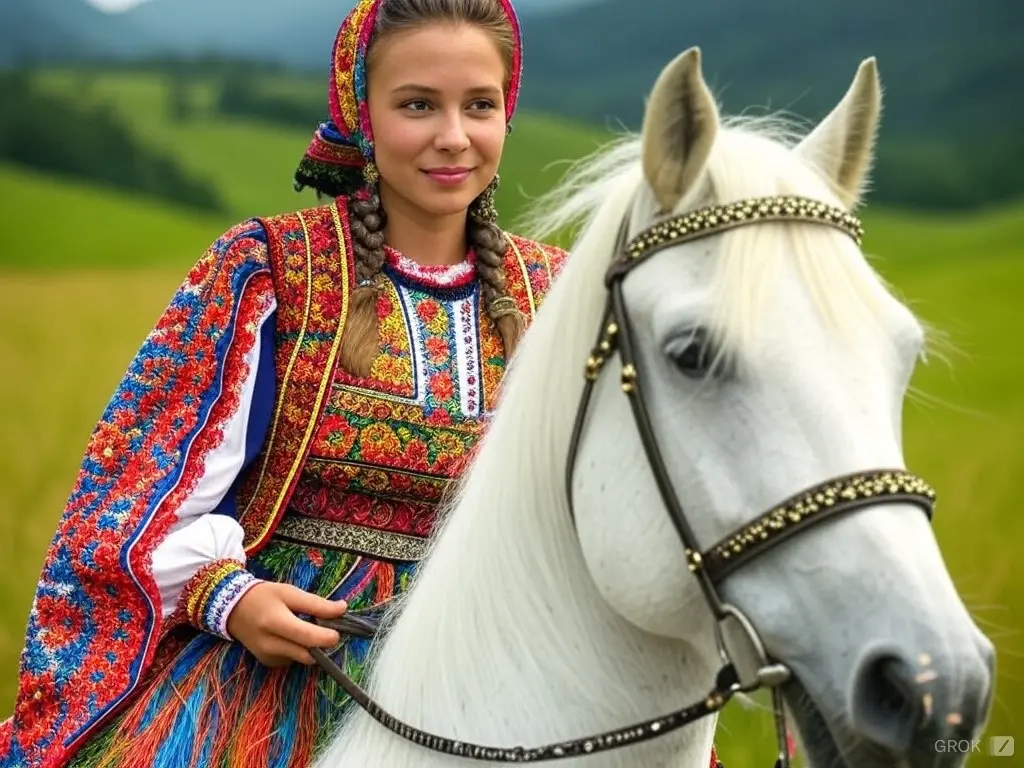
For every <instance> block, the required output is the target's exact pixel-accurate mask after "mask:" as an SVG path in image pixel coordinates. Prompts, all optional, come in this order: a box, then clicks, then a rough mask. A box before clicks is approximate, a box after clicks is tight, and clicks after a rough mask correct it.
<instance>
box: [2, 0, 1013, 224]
mask: <svg viewBox="0 0 1024 768" xmlns="http://www.w3.org/2000/svg"><path fill="white" fill-rule="evenodd" d="M516 4H517V7H518V8H519V10H520V15H521V17H522V21H523V29H524V35H525V38H526V44H527V51H526V56H525V68H526V73H525V88H524V92H523V100H522V105H523V106H524V107H526V108H530V109H534V110H542V111H544V112H548V113H553V114H557V115H562V116H566V117H569V118H573V119H576V120H583V121H586V122H590V123H597V124H600V125H603V126H606V127H612V128H615V127H620V126H623V125H625V126H627V127H629V128H636V127H638V124H639V121H640V117H641V114H642V109H643V103H644V97H645V94H646V93H647V92H648V91H649V89H650V87H651V85H652V83H653V81H654V79H655V77H656V76H657V74H658V72H659V71H660V70H661V68H662V67H663V66H664V65H665V64H666V63H667V62H668V61H669V60H670V59H671V58H672V57H673V56H675V55H676V54H677V53H679V52H680V51H682V50H683V49H684V48H687V47H689V46H692V45H699V46H700V47H701V48H702V49H703V51H704V68H705V76H706V77H707V78H708V80H709V82H710V84H711V86H712V88H713V90H714V92H715V94H716V96H717V97H718V98H719V99H720V100H721V102H722V103H723V105H724V107H725V109H726V111H728V112H730V113H736V112H739V111H747V112H753V113H755V114H756V113H759V112H760V113H763V112H764V111H767V110H772V111H775V110H780V109H781V110H784V111H786V112H788V113H790V114H795V115H797V116H799V117H802V118H807V119H813V120H817V119H820V118H821V117H822V116H823V115H824V114H825V113H826V112H827V110H829V109H830V108H831V107H832V106H833V105H834V104H835V103H836V102H837V101H838V100H839V98H840V97H841V96H842V94H843V92H844V91H845V89H846V88H847V86H848V85H849V83H850V80H851V78H852V76H853V73H854V71H855V70H856V67H857V65H858V63H859V62H860V61H861V60H862V59H863V58H865V57H867V56H876V57H877V58H878V62H879V67H880V70H881V74H882V78H883V82H884V85H885V89H886V92H885V114H884V122H883V134H882V137H883V143H882V152H883V154H885V155H886V156H885V157H884V158H880V166H881V167H882V168H884V169H885V170H884V172H883V173H882V174H881V176H880V186H881V187H882V188H884V189H882V190H880V191H884V193H885V196H888V197H890V198H892V199H901V200H906V199H918V200H920V199H930V198H934V199H936V200H944V201H947V202H949V203H953V202H954V201H958V202H959V203H963V204H966V203H968V202H980V201H983V200H987V199H992V198H993V197H999V196H1001V195H1008V194H1016V193H1018V192H1019V191H1020V190H1022V189H1024V181H1020V180H1019V179H1017V177H1016V174H1014V173H1012V172H1011V169H1013V168H1016V167H1018V166H1020V165H1024V139H1022V130H1021V129H1022V128H1024V99H1021V98H1020V85H1019V83H1020V82H1021V81H1022V80H1024V45H1021V44H1020V34H1021V32H1020V30H1021V29H1022V28H1024V2H1022V0H971V2H967V0H943V1H941V2H935V1H934V0H902V2H898V3H897V2H891V0H861V2H859V3H856V4H850V3H824V2H820V0H775V2H773V3H764V2H761V0H714V2H704V3H693V2H681V0H516ZM352 5H353V0H289V1H288V3H285V1H284V0H149V1H148V2H146V3H144V4H143V5H141V6H138V7H136V8H134V9H132V10H130V11H127V12H125V13H121V14H109V15H108V14H103V13H101V12H99V11H97V10H96V9H95V8H93V7H91V6H88V5H86V4H85V2H84V0H0V30H2V31H0V44H2V45H0V66H2V65H4V64H8V65H9V64H11V63H14V62H17V61H19V60H21V61H24V60H33V61H36V62H45V61H53V60H57V59H63V60H68V59H75V58H79V59H81V58H95V57H101V58H107V59H125V58H131V57H139V56H141V57H151V58H157V57H164V58H166V57H167V56H168V55H170V56H198V55H203V56H210V57H213V58H221V59H222V58H225V57H228V58H239V59H245V60H248V61H253V60H258V61H260V62H265V63H267V64H277V65H284V66H286V67H290V68H294V69H300V70H306V71H309V72H313V73H315V74H316V76H318V77H324V78H326V71H327V67H328V65H329V61H330V50H331V44H332V42H333V40H334V36H335V34H336V31H337V28H338V25H339V24H340V22H341V20H342V19H343V18H344V16H345V14H346V13H347V12H348V11H349V9H350V8H351V7H352ZM980 137H984V138H980ZM925 167H930V168H932V169H933V171H932V172H931V173H928V174H923V173H921V172H920V170H921V169H922V168H925ZM912 170H913V173H911V171H912ZM908 185H909V186H908ZM936 185H938V186H939V187H941V188H942V189H941V191H940V192H939V193H935V189H936ZM972 187H974V188H973V189H972ZM876 188H877V187H876ZM936 195H937V196H936Z"/></svg>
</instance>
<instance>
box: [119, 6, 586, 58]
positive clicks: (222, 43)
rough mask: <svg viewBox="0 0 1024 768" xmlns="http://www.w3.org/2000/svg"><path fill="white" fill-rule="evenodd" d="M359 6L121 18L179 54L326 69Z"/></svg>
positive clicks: (548, 9) (166, 11)
mask: <svg viewBox="0 0 1024 768" xmlns="http://www.w3.org/2000/svg"><path fill="white" fill-rule="evenodd" d="M593 2H594V0H518V1H517V2H516V3H515V6H516V9H517V10H518V12H519V14H520V15H521V16H522V17H529V16H538V15H539V16H541V17H543V16H546V15H547V14H549V13H553V12H556V11H565V10H573V9H577V8H578V7H579V6H582V5H587V4H590V3H593ZM354 5H355V3H354V2H353V0H290V1H289V2H287V3H285V2H282V0H149V2H146V3H143V4H142V5H139V6H137V7H135V8H133V9H131V10H129V11H127V12H125V13H124V14H122V15H123V16H124V17H125V18H126V19H127V20H128V21H130V22H131V23H132V24H133V25H135V26H136V27H138V28H139V29H143V30H146V31H148V32H152V33H156V34H159V35H160V36H161V37H162V39H163V40H164V41H165V45H168V46H170V47H172V48H173V49H174V50H175V51H177V52H185V53H189V54H198V53H208V52H214V53H217V54H221V55H225V54H226V55H231V56H244V57H247V58H252V57H256V58H260V59H266V60H268V61H272V62H274V63H279V64H284V65H287V66H291V67H296V68H301V69H316V70H322V69H323V68H324V67H325V66H327V64H328V63H329V62H330V55H331V46H332V44H333V42H334V37H335V34H336V33H337V31H338V27H339V26H340V25H341V22H342V21H343V20H344V18H345V16H346V15H347V14H348V12H349V11H350V10H351V9H352V7H353V6H354Z"/></svg>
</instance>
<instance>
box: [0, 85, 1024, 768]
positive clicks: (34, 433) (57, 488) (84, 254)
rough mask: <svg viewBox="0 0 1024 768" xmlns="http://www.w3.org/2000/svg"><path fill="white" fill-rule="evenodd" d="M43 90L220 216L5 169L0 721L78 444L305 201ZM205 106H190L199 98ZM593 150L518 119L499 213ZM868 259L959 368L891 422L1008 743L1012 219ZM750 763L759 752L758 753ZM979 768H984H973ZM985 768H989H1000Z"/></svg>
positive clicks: (1015, 392)
mask: <svg viewBox="0 0 1024 768" xmlns="http://www.w3.org/2000/svg"><path fill="white" fill-rule="evenodd" d="M48 83H49V87H52V88H54V89H57V90H60V89H64V90H65V91H70V90H75V91H76V92H78V93H87V94H91V96H90V97H94V98H99V97H101V96H102V97H105V96H110V97H112V98H114V99H115V101H116V103H117V104H119V105H120V107H121V108H122V109H124V110H126V112H130V113H131V114H132V115H133V116H134V117H133V119H134V120H135V121H136V123H135V124H136V125H137V126H138V128H139V130H140V131H141V132H143V133H144V134H145V135H146V136H147V138H148V139H149V140H151V141H153V142H156V143H158V144H160V145H161V146H165V147H168V148H171V149H173V150H174V152H175V154H177V155H178V156H179V157H181V158H182V160H183V162H185V163H186V165H187V166H188V167H189V168H190V169H193V170H196V171H198V172H202V173H203V174H204V175H208V176H212V177H214V178H215V179H217V180H218V183H219V186H220V188H221V191H222V192H223V193H224V196H225V199H226V200H228V201H229V205H230V213H229V214H228V215H225V216H223V217H219V216H209V217H203V216H198V215H195V214H192V213H184V212H183V210H182V209H177V208H174V207H172V206H169V205H164V204H159V203H154V202H151V201H147V200H144V199H139V198H135V197H132V196H131V195H128V194H124V193H119V192H114V191H109V190H101V189H98V188H95V187H90V186H87V185H82V184H72V183H67V182H62V181H55V180H54V179H52V178H48V177H44V176H40V175H38V174H34V173H30V172H26V171H23V170H19V169H14V168H11V167H6V166H0V199H2V200H4V205H3V206H0V228H2V231H3V232H4V233H5V244H4V247H3V249H0V327H2V328H4V329H5V331H4V332H3V333H0V365H2V367H3V371H4V373H5V375H4V376H2V377H0V414H2V416H0V561H2V562H4V563H5V568H3V569H0V718H3V717H5V716H6V715H7V714H8V713H9V712H10V705H11V702H12V697H13V695H14V691H15V675H16V670H17V653H18V650H19V649H20V645H21V638H22V633H23V630H24V622H25V617H26V614H27V611H28V609H29V605H30V602H31V597H32V591H33V587H34V583H35V579H36V578H37V576H38V572H39V567H40V563H41V558H42V556H43V553H44V551H45V548H46V545H47V543H48V542H49V539H50V536H51V534H52V531H53V528H54V525H55V523H56V520H57V518H58V516H59V514H60V510H61V508H62V506H63V503H64V500H65V498H66V496H67V493H68V492H69V490H70V488H71V484H72V483H73V481H74V473H75V470H76V468H77V466H78V463H79V460H80V458H81V451H82V449H83V447H84V445H85V441H86V439H87V437H88V434H89V432H90V430H91V429H92V426H93V424H94V422H95V420H96V418H97V417H98V415H99V413H100V411H101V409H102V407H103V405H104V404H105V402H106V400H107V398H108V397H109V395H110V393H111V391H112V389H113V387H114V386H115V384H116V382H117V381H118V379H119V378H120V376H121V374H122V372H123V371H124V367H125V365H126V364H127V362H128V360H129V359H130V357H131V355H132V354H133V353H134V351H135V349H136V348H137V346H138V344H139V342H140V341H141V339H142V338H143V336H144V335H145V333H146V332H147V331H148V329H149V328H150V326H151V325H152V323H153V321H154V320H155V318H156V317H157V315H158V313H159V312H160V310H161V309H162V308H163V306H164V304H165V302H166V301H167V299H168V297H169V296H170V294H171V292H172V291H173V289H174V288H175V286H176V285H177V284H178V282H179V281H180V279H181V277H182V275H183V273H184V271H185V270H186V269H187V268H188V266H189V265H190V264H191V263H192V261H193V260H194V259H195V258H196V257H197V256H198V255H199V253H200V251H201V249H202V248H204V247H205V246H206V245H207V244H208V243H209V242H210V241H211V240H212V239H213V238H214V237H216V236H217V234H219V233H220V231H222V230H223V229H224V228H225V227H226V226H228V225H229V224H230V223H231V222H232V221H235V220H238V219H241V218H244V217H247V216H251V215H255V214H268V213H276V212H279V211H282V210H286V209H289V208H294V207H296V206H299V205H305V204H307V203H309V202H312V198H311V196H310V195H309V194H308V193H307V194H303V195H301V196H300V195H296V194H295V193H294V192H292V191H291V171H292V168H293V166H294V163H295V161H296V159H297V157H298V154H299V153H301V151H302V148H303V147H304V146H305V142H306V140H307V138H308V134H307V133H304V132H300V131H295V130H287V129H277V128H270V127H266V126H262V127H261V126H253V125H244V124H242V123H241V122H239V121H224V120H213V119H200V120H198V121H197V122H194V123H184V124H175V123H172V122H169V121H167V120H165V119H164V116H165V115H164V112H163V104H164V99H163V95H162V92H161V88H162V86H161V85H160V84H159V83H158V82H157V81H155V80H152V79H149V78H146V77H139V76H130V75H124V76H118V77H103V78H99V79H96V80H94V81H92V82H91V83H90V84H89V85H88V88H85V87H84V86H83V82H82V81H81V79H80V78H78V77H77V76H74V75H70V74H55V75H53V76H51V78H50V79H49V81H48ZM198 96H202V94H197V97H198ZM600 138H601V136H600V134H596V133H590V132H587V131H585V130H581V129H578V128H576V127H574V126H571V125H565V124H561V123H558V122H554V121H548V120H545V119H541V118H537V117H529V116H524V119H523V120H521V121H519V123H518V125H517V130H516V133H515V134H513V136H512V138H511V141H510V145H509V149H508V155H507V161H506V164H505V168H504V170H503V177H504V180H505V183H504V186H503V189H502V192H501V194H502V211H503V213H504V214H505V215H506V217H508V218H509V219H510V220H511V218H512V217H514V216H515V214H516V212H517V209H518V203H519V202H521V200H522V198H523V193H526V194H530V195H532V194H535V193H537V192H539V191H541V190H543V189H544V188H545V187H546V186H547V185H548V184H550V183H551V181H553V180H554V179H555V178H556V177H557V176H558V174H559V172H560V171H559V168H558V167H557V166H552V165H551V164H552V163H555V162H556V161H559V160H561V159H564V158H566V157H573V156H577V155H579V154H581V153H583V152H587V151H589V150H591V149H592V148H593V147H594V146H596V143H597V142H598V141H599V140H600ZM865 223H866V226H867V229H868V235H867V240H866V250H867V251H868V252H869V253H871V254H873V258H874V259H875V260H876V266H877V267H878V269H879V270H880V271H881V272H882V274H883V275H885V276H886V277H887V278H888V279H889V280H890V281H891V282H892V283H893V284H894V285H895V287H896V288H897V290H898V291H899V292H900V293H901V294H902V295H903V296H904V297H905V298H906V299H907V300H908V301H909V302H910V304H911V306H912V307H913V308H914V309H915V310H917V311H918V312H919V313H920V314H921V315H922V317H923V318H924V319H925V320H927V321H929V322H930V323H932V324H934V325H936V326H938V327H939V328H940V329H942V330H943V331H945V332H946V333H947V334H948V336H949V337H950V341H951V342H952V344H953V345H955V350H954V351H949V352H947V356H948V358H949V362H948V364H947V363H945V362H943V361H942V360H941V359H938V360H934V361H933V362H932V363H931V364H930V365H929V366H927V367H925V368H922V369H921V370H919V371H918V374H917V376H916V377H915V381H914V385H915V390H916V393H917V394H916V395H915V397H914V398H913V399H912V400H911V402H910V403H909V404H908V407H907V409H906V435H907V442H906V452H907V458H908V462H909V465H910V467H911V468H912V469H913V470H915V471H916V472H919V473H921V474H922V475H924V476H925V477H926V478H928V479H929V480H931V481H932V482H933V483H934V484H935V485H936V486H937V489H938V492H939V497H940V503H939V508H938V512H937V515H936V520H935V530H936V534H937V536H938V538H939V541H940V544H941V545H942V547H943V551H944V553H945V556H946V559H947V563H948V565H949V567H950V568H951V570H952V572H953V575H954V579H955V580H956V583H957V584H958V586H959V587H960V589H961V590H962V591H963V593H964V594H965V596H966V598H967V600H968V604H969V606H970V607H971V608H972V610H973V612H974V615H975V616H976V618H977V619H978V620H979V621H980V622H981V623H982V626H983V627H984V628H985V629H986V630H987V631H988V632H989V633H990V636H992V637H993V638H994V639H995V640H996V642H997V644H998V645H999V648H1000V658H999V663H1000V680H999V686H998V692H999V701H998V704H997V707H996V713H995V720H994V722H993V724H992V726H991V728H990V729H989V733H990V734H1000V733H1005V734H1012V733H1013V732H1014V730H1015V728H1016V724H1015V718H1014V713H1015V712H1020V711H1024V688H1022V686H1021V684H1020V681H1021V680H1022V679H1024V653H1022V651H1024V647H1022V644H1021V641H1020V635H1019V630H1017V629H1015V628H1016V627H1021V626H1024V622H1022V616H1021V611H1022V610H1024V566H1022V565H1021V564H1020V563H1019V562H1017V561H1016V559H1015V558H1014V556H1013V554H1012V549H1013V544H1014V543H1016V542H1022V541H1024V518H1022V517H1021V516H1020V515H1019V514H1017V509H1016V506H1017V501H1016V499H1017V488H1016V485H1015V483H1014V481H1013V479H1014V473H1015V471H1016V470H1017V469H1019V468H1020V467H1021V466H1024V444H1022V442H1021V441H1020V439H1019V435H1020V434H1021V433H1022V431H1024V394H1022V392H1024V390H1022V388H1021V386H1020V380H1021V371H1022V366H1021V363H1020V361H1019V355H1017V354H1016V350H1017V349H1019V346H1020V345H1019V337H1018V329H1019V325H1020V323H1019V311H1018V310H1017V309H1016V308H1015V302H1016V300H1017V296H1016V294H1017V293H1018V287H1019V286H1020V285H1022V284H1024V245H1021V244H1022V243H1024V205H1016V206H1009V205H1008V206H1006V207H1004V208H1002V209H991V210H988V211H985V212H983V213H980V214H975V215H970V216H968V215H960V216H945V215H944V216H941V217H939V216H929V215H925V214H895V213H892V212H889V211H885V210H872V209H869V213H868V214H866V215H865ZM770 736H771V733H770V722H769V719H768V718H767V716H762V715H759V716H757V718H756V719H755V718H754V717H753V716H752V715H751V714H750V713H746V712H743V711H742V710H739V709H736V708H733V707H730V711H729V712H728V713H727V714H726V716H725V718H724V719H723V726H722V731H721V734H720V737H719V742H720V744H721V748H722V753H723V758H724V760H725V761H726V765H727V766H730V768H733V767H734V766H747V765H758V764H760V761H763V760H764V756H765V755H766V754H768V752H766V751H765V750H767V749H768V748H769V747H768V744H769V743H770ZM758 750H760V751H758ZM976 764H985V760H984V758H983V759H982V760H979V761H977V762H974V761H972V763H971V765H976ZM996 765H997V766H998V765H999V764H998V763H996Z"/></svg>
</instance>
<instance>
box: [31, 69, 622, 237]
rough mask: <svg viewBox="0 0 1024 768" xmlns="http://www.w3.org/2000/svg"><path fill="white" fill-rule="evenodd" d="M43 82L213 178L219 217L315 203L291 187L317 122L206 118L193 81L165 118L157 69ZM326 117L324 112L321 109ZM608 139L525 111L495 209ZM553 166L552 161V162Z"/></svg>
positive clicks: (164, 86)
mask: <svg viewBox="0 0 1024 768" xmlns="http://www.w3.org/2000/svg"><path fill="white" fill-rule="evenodd" d="M266 80H267V81H269V82H270V83H271V87H274V88H277V89H280V90H285V89H289V90H291V91H292V92H297V93H311V92H316V93H317V94H321V93H322V91H323V86H322V84H321V83H320V82H319V81H312V80H309V79H302V78H294V77H289V76H280V77H278V78H277V79H276V80H275V79H273V78H270V77H268V78H266ZM40 83H41V84H42V85H43V86H44V87H45V88H47V89H49V90H52V91H54V92H56V93H62V94H74V95H75V97H76V98H78V99H89V100H93V101H94V102H97V103H102V102H108V103H111V104H112V105H113V106H114V108H115V109H116V110H117V111H119V112H121V113H122V114H123V115H124V116H125V117H126V118H127V119H128V120H129V121H130V123H131V124H132V125H133V126H134V127H135V128H136V130H137V132H138V135H139V136H140V138H141V139H142V140H143V141H144V142H145V143H147V144H150V145H152V146H153V147H156V148H159V149H161V150H166V151H167V152H168V153H170V154H172V155H173V156H175V157H176V158H177V160H178V161H179V163H180V164H181V165H182V166H183V167H184V169H185V170H186V171H188V172H191V173H194V174H196V175H198V176H202V177H205V178H209V179H212V180H213V181H214V182H215V183H216V185H217V186H218V187H219V188H220V192H221V194H222V197H223V198H224V200H225V201H226V203H227V206H228V209H229V213H228V215H227V216H226V217H225V218H224V219H223V222H224V223H230V221H233V220H238V219H244V218H247V217H249V216H256V215H270V214H275V213H280V212H282V211H285V210H291V209H293V208H295V207H301V206H304V205H310V204H313V203H314V197H313V193H312V192H309V191H306V192H304V193H302V194H301V195H299V194H296V193H295V192H294V191H293V189H292V174H293V173H294V171H295V167H296V165H297V164H298V162H299V160H300V159H301V157H302V153H303V151H304V150H305V148H306V145H307V144H308V143H309V139H310V137H311V136H312V134H313V130H314V129H315V128H316V123H315V122H314V123H313V124H311V125H310V126H309V128H308V130H299V129H297V128H289V127H279V126H273V125H268V124H266V123H261V122H258V121H251V120H242V119H238V118H225V117H223V116H221V115H213V116H210V115H208V114H206V113H204V112H203V110H202V106H203V105H204V104H208V103H209V101H210V100H211V99H212V98H213V86H212V85H211V84H210V83H203V82H200V83H198V84H194V85H192V86H191V91H192V94H191V95H192V98H193V100H194V101H195V103H196V104H197V105H199V111H198V116H197V117H196V118H195V119H194V120H189V121H185V122H176V121H172V120H169V119H168V116H167V104H168V87H169V85H168V82H167V80H166V79H165V78H164V77H161V76H159V75H150V74H138V73H131V72H127V73H108V74H104V75H101V76H93V75H83V74H81V73H73V72H66V71H65V72H61V71H55V72H50V73H48V74H46V75H45V76H43V77H42V78H41V79H40ZM325 116H326V115H325ZM604 138H605V134H603V133H602V132H600V131H598V130H593V129H588V128H584V127H580V126H578V125H573V124H571V123H569V122H567V121H563V120H560V119H558V118H548V117H543V116H540V115H536V114H523V115H521V116H518V117H517V119H516V125H515V132H514V133H513V134H512V136H510V137H509V139H508V142H507V144H506V150H505V158H504V162H503V166H502V168H503V170H502V186H501V189H500V190H499V193H498V195H499V197H498V207H499V210H500V211H501V213H502V216H503V219H504V220H507V221H512V220H514V218H515V217H516V216H517V214H518V211H519V210H520V208H521V206H522V205H523V203H524V202H525V199H526V197H525V196H535V195H537V194H539V193H540V192H542V191H543V190H544V189H546V188H547V187H548V186H550V184H552V183H553V182H554V181H555V179H557V178H558V176H559V174H560V172H561V171H560V170H559V167H557V164H558V163H561V162H563V161H564V160H565V159H566V158H575V157H579V156H580V155H583V154H586V153H589V152H591V151H593V150H594V149H596V148H597V147H598V146H599V144H600V142H601V141H602V140H603V139H604ZM553 164H554V165H553Z"/></svg>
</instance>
